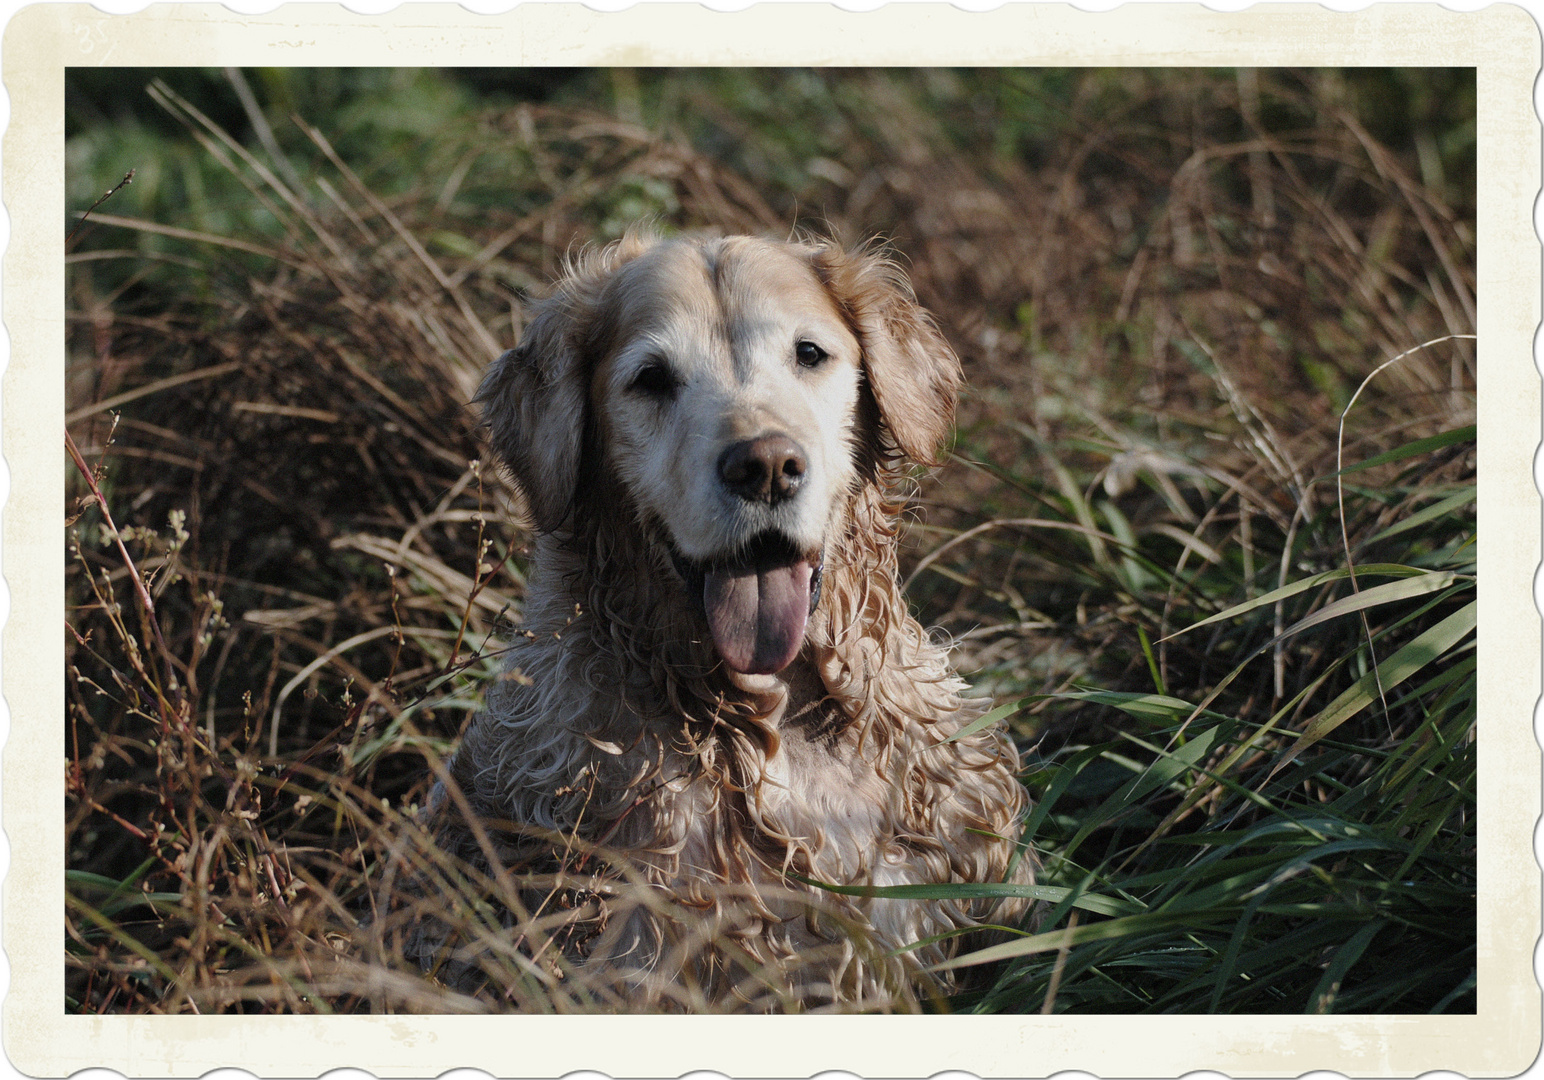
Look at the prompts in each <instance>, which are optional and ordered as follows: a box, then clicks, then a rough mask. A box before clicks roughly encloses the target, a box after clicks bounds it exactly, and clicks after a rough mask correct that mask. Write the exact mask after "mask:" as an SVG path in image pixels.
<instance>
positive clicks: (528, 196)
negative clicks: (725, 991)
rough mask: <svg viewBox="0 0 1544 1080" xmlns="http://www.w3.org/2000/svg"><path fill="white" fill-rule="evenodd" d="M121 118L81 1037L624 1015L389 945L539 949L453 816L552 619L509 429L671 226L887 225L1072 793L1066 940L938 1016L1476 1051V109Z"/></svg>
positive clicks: (83, 798) (77, 523)
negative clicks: (1027, 1018) (1470, 1033)
mask: <svg viewBox="0 0 1544 1080" xmlns="http://www.w3.org/2000/svg"><path fill="white" fill-rule="evenodd" d="M67 105H68V110H69V112H68V136H69V141H68V162H69V175H68V183H69V195H70V201H71V206H72V207H74V208H75V210H76V216H75V217H73V218H72V219H71V220H70V221H69V222H67V223H65V224H64V226H63V227H64V229H65V230H66V232H68V233H69V234H70V239H69V241H68V242H67V249H68V256H67V258H68V263H69V276H68V289H69V293H68V306H69V312H68V327H67V334H68V350H69V353H68V355H69V368H68V372H67V379H68V391H69V406H68V408H69V414H68V417H67V419H68V423H69V431H70V444H69V446H68V447H67V451H68V453H69V455H70V461H71V464H70V466H69V467H70V469H71V487H70V504H69V506H68V507H67V508H66V531H65V543H66V559H67V565H68V567H69V575H68V606H69V610H68V622H69V626H68V629H67V634H68V637H67V646H68V650H69V652H68V655H69V670H68V671H67V672H66V679H67V685H68V693H69V717H68V729H67V745H66V752H67V754H68V758H69V766H68V798H67V802H66V806H65V807H64V808H63V809H64V812H65V814H66V821H67V835H68V865H67V883H66V884H67V925H66V927H65V931H66V936H65V957H64V962H65V964H66V993H67V1002H66V1006H67V1008H68V1009H69V1010H70V1011H71V1012H88V1013H99V1012H147V1013H188V1012H200V1013H208V1012H218V1011H228V1012H264V1011H300V1012H330V1011H340V1012H383V1011H385V1012H391V1011H430V1012H441V1011H481V1010H486V1009H491V1008H499V1007H508V1006H510V1005H514V1006H518V1007H520V1008H524V1009H530V1010H542V1009H551V1010H556V1011H573V1010H579V1009H585V1008H595V1007H604V1006H605V1005H606V1004H607V1003H606V1002H605V1001H597V1000H596V999H594V998H592V997H590V996H587V995H586V994H585V993H584V992H582V988H580V989H576V986H578V984H580V983H582V980H579V979H575V978H574V977H573V973H572V972H564V971H563V970H562V969H561V965H560V964H552V965H550V966H542V965H533V964H531V963H529V961H528V959H527V958H526V956H525V955H524V954H521V953H520V952H519V950H514V949H510V950H508V952H509V956H508V970H507V972H503V973H502V974H503V975H504V976H506V977H507V978H506V982H507V985H508V986H509V991H508V993H507V994H506V995H505V996H504V999H503V1000H495V999H493V998H491V997H474V996H469V995H463V994H456V993H452V992H451V991H449V990H447V989H445V988H444V987H441V986H439V985H437V984H436V983H435V982H433V981H432V980H429V979H426V978H425V977H423V976H422V975H421V974H420V973H419V972H418V971H417V970H416V968H414V967H412V966H411V965H409V964H405V963H404V962H403V961H402V958H401V942H400V940H399V936H398V935H397V930H398V929H399V927H398V924H396V923H394V922H393V919H392V916H391V914H390V913H391V911H392V909H393V906H394V904H395V903H396V898H395V896H394V890H395V889H396V887H397V884H398V879H397V877H396V876H395V875H396V873H397V870H396V867H397V866H398V865H411V866H412V867H414V868H415V869H416V870H417V871H418V872H432V873H434V874H436V875H438V877H439V879H440V880H442V881H444V882H447V883H450V884H449V885H448V886H447V887H448V889H449V892H448V893H447V897H446V900H445V903H446V904H447V905H448V906H450V907H452V908H454V910H455V912H456V916H455V917H456V918H457V919H459V920H461V921H462V922H463V923H464V924H465V925H466V926H467V927H468V928H469V930H470V931H471V932H475V933H482V934H485V935H494V936H497V935H499V934H501V933H504V932H503V931H502V930H501V928H500V923H499V916H498V913H497V912H496V911H494V910H492V908H491V907H490V905H489V904H488V903H487V900H486V897H487V896H489V895H493V893H494V892H495V891H496V890H495V889H494V885H493V883H487V882H478V881H475V880H471V879H468V878H467V877H466V876H465V875H463V874H459V871H458V870H457V868H455V867H453V866H447V865H445V864H444V863H443V859H442V857H438V856H436V855H435V853H434V852H433V851H432V850H429V849H428V848H426V847H425V846H424V844H423V843H422V838H421V837H420V836H418V835H417V834H416V832H415V829H414V827H413V824H412V816H413V814H414V812H415V810H416V809H417V807H418V806H419V805H420V804H421V803H422V801H423V799H424V797H425V794H426V791H427V786H428V782H429V779H430V776H431V773H432V770H433V769H434V768H435V767H437V765H438V763H439V762H440V761H441V760H442V759H443V757H444V756H445V755H446V754H447V753H448V752H449V750H450V749H451V748H452V747H453V746H454V743H455V739H456V737H457V734H458V732H459V731H460V730H461V729H462V727H463V725H464V724H465V722H466V720H467V719H468V718H469V717H470V715H471V714H472V712H473V711H474V710H475V709H476V708H477V705H478V700H479V694H480V687H481V682H482V680H483V679H484V678H486V677H487V676H488V675H489V674H490V673H491V672H492V671H493V670H494V668H495V666H496V659H497V650H498V647H499V645H498V643H499V640H500V638H501V637H502V636H507V635H509V634H511V633H516V632H518V627H519V620H520V610H521V601H522V595H523V583H524V569H525V565H526V564H525V552H526V545H527V542H528V541H529V538H530V534H529V532H528V530H527V526H526V525H525V524H524V518H523V515H522V512H521V503H520V497H519V495H518V493H516V492H515V491H513V490H512V489H511V488H510V487H509V486H508V485H507V483H506V482H505V481H504V480H503V479H502V478H501V476H500V474H499V472H498V470H497V469H496V468H495V467H494V464H493V463H492V462H490V461H488V460H486V459H485V457H484V450H483V449H482V445H481V443H480V440H479V433H478V427H477V418H476V416H475V414H474V413H473V411H472V410H471V409H470V408H469V406H468V404H467V402H468V400H469V398H470V396H471V392H472V389H473V387H474V386H475V384H476V381H477V378H478V375H479V373H480V371H481V368H482V366H483V365H484V364H485V363H486V362H487V361H488V360H489V359H490V358H491V357H492V356H494V355H496V353H497V352H498V351H500V350H502V349H503V348H506V347H509V346H510V345H512V344H513V343H514V342H515V340H516V338H517V337H518V334H519V330H520V327H521V326H522V325H523V321H524V319H525V315H526V312H527V310H528V302H529V299H530V297H531V296H532V295H533V293H534V292H537V291H539V290H540V288H541V287H542V286H543V285H544V284H545V283H547V282H549V281H550V280H551V279H552V277H553V276H554V274H555V273H556V270H557V268H558V267H559V265H560V263H561V260H562V258H563V256H564V255H565V253H567V252H570V251H572V250H574V249H575V247H576V246H578V245H580V244H584V243H588V242H593V241H604V240H607V239H611V238H613V237H615V236H617V235H619V234H620V232H621V231H622V230H623V229H624V228H626V227H627V226H628V225H629V224H632V223H633V222H636V221H638V220H640V219H650V220H653V221H655V222H656V223H658V224H659V226H661V227H662V228H664V229H666V230H685V229H713V230H720V231H723V232H757V233H770V234H774V235H783V234H786V233H787V232H788V230H789V229H790V228H791V227H794V226H801V227H808V228H814V229H817V230H820V231H823V232H830V233H835V234H837V235H838V236H840V237H842V238H844V239H845V240H847V241H848V242H857V241H861V240H865V239H867V238H869V237H872V236H876V235H877V236H881V237H884V238H885V239H887V240H888V242H889V243H890V244H891V245H892V246H893V248H894V249H895V250H896V252H897V253H898V255H899V256H900V258H901V259H902V261H903V262H904V264H905V265H906V266H907V268H908V271H909V273H910V275H911V277H912V279H913V281H914V282H915V284H916V286H917V290H918V293H919V295H920V297H921V299H922V300H923V302H924V303H925V304H926V305H927V306H928V307H929V308H930V309H931V310H932V311H933V312H935V313H936V314H937V315H938V317H939V320H940V323H941V325H942V326H943V328H944V330H945V332H946V334H947V335H948V336H949V338H950V340H951V341H952V342H953V343H954V344H955V346H956V348H957V349H958V350H959V352H960V354H961V357H962V359H963V361H964V364H965V368H966V374H967V379H968V382H969V388H968V390H967V391H966V394H965V397H964V399H963V400H962V402H961V404H960V409H959V416H958V432H957V436H956V442H955V446H954V450H953V453H952V454H951V456H950V458H949V461H948V462H947V463H946V464H945V466H944V467H943V468H941V469H940V470H938V471H937V472H936V473H935V474H933V475H932V476H931V477H929V478H927V479H926V480H925V481H924V482H923V484H922V486H921V496H920V498H919V500H918V504H917V507H916V511H915V513H914V514H913V515H911V518H910V524H909V529H908V532H907V538H906V540H907V548H906V558H905V559H904V561H903V568H902V570H903V574H904V575H905V577H906V583H907V590H908V594H909V597H910V600H911V602H912V604H913V607H914V609H915V611H916V612H917V613H918V615H919V617H920V618H921V619H922V620H923V622H924V623H925V624H926V625H929V626H933V627H937V628H939V630H940V631H941V632H943V633H947V634H948V635H950V636H951V637H952V638H953V639H954V640H955V642H956V643H957V646H956V649H955V659H956V663H957V665H958V667H959V668H960V670H961V671H962V672H963V673H965V674H966V676H967V677H968V678H969V679H970V681H971V682H972V683H973V685H974V686H975V687H976V688H977V690H978V692H979V693H981V694H983V695H990V696H992V697H993V698H994V699H995V700H996V702H997V703H998V708H997V709H996V710H994V713H993V715H995V716H1005V717H1006V718H1007V722H1008V723H1009V724H1010V726H1011V728H1012V730H1013V732H1014V733H1015V736H1016V737H1017V738H1018V740H1019V742H1020V745H1021V747H1022V749H1023V752H1024V760H1025V771H1024V775H1023V780H1024V783H1025V784H1026V785H1027V786H1028V787H1029V789H1030V791H1031V794H1032V795H1033V796H1034V798H1035V809H1034V811H1033V813H1032V815H1031V817H1030V818H1029V820H1028V822H1027V823H1026V827H1025V839H1026V840H1027V841H1028V842H1031V843H1033V844H1034V845H1035V847H1036V848H1037V849H1038V850H1039V851H1040V852H1041V855H1042V858H1043V860H1044V863H1045V868H1046V872H1045V875H1044V877H1043V879H1042V885H1043V886H1045V888H1044V890H1043V895H1044V897H1045V899H1046V901H1047V907H1048V914H1047V916H1046V918H1045V919H1044V921H1043V923H1042V924H1041V926H1040V927H1039V930H1038V932H1036V933H1028V932H1022V931H1021V932H1018V933H1016V934H1015V935H1014V936H1013V938H1012V939H1011V940H1009V941H1008V942H1007V943H1005V944H1003V945H1000V946H996V947H994V948H993V949H991V950H988V951H987V952H985V953H977V954H973V955H970V956H966V957H962V958H961V959H960V960H959V961H957V963H960V964H965V965H971V966H980V965H987V966H986V967H984V968H983V974H984V977H983V978H982V979H981V980H979V982H978V984H977V985H975V986H974V987H973V989H971V990H970V991H969V992H962V993H960V994H959V995H957V996H956V997H955V998H953V999H951V1000H949V1001H945V1002H938V1003H934V1006H935V1007H937V1008H946V1009H950V1010H954V1011H967V1012H971V1011H974V1012H997V1011H1015V1012H1038V1011H1056V1012H1137V1011H1144V1012H1245V1013H1259V1012H1298V1013H1301V1012H1418V1013H1424V1012H1442V1011H1459V1012H1466V1011H1473V1010H1474V1008H1475V1001H1476V989H1475V974H1474V972H1475V837H1476V822H1475V740H1476V737H1477V736H1476V731H1475V662H1476V661H1475V647H1476V645H1475V635H1474V625H1475V608H1474V594H1475V588H1476V581H1475V539H1476V538H1475V450H1474V433H1475V428H1474V423H1475V414H1474V402H1475V378H1476V366H1475V355H1476V342H1475V341H1474V340H1473V332H1474V318H1475V316H1474V311H1475V302H1476V301H1475V295H1474V288H1475V286H1474V258H1475V254H1474V253H1475V237H1474V205H1475V195H1474V139H1475V126H1474V80H1473V73H1472V72H1462V71H1457V70H1454V71H1448V70H1442V69H1428V70H1422V71H1418V72H1412V71H1382V70H1361V71H1355V72H1351V71H1258V72H1256V71H1237V72H1235V71H1214V70H1208V71H1199V70H1183V69H1178V70H1165V71H1162V72H1152V71H1142V70H1124V71H1104V70H1079V71H1040V70H1036V71H1015V70H992V71H984V70H976V71H943V70H937V71H862V70H788V71H772V70H766V71H762V70H736V71H713V70H704V71H690V72H669V73H666V72H660V71H651V70H618V71H589V70H572V71H570V70H561V69H551V70H544V71H526V72H514V73H511V72H493V71H482V70H469V71H463V72H459V73H447V72H442V71H405V70H404V71H376V70H369V69H358V70H353V71H347V72H344V71H320V70H318V71H298V70H249V71H246V72H222V71H203V70H195V69H179V70H177V71H175V72H173V71H168V72H150V71H134V70H126V69H117V70H116V71H106V70H101V71H84V70H79V71H72V72H71V74H70V78H69V79H68V80H67ZM130 170H133V179H132V182H131V183H129V184H127V185H126V186H123V187H121V188H120V189H118V190H117V191H116V192H115V193H114V194H113V195H112V196H111V197H110V198H107V199H106V200H104V201H102V202H101V203H100V205H98V206H97V207H96V209H95V210H94V211H93V212H92V214H91V215H90V218H89V219H88V220H86V221H85V222H84V223H82V221H81V219H80V216H79V212H80V211H85V210H86V209H87V208H88V207H91V206H92V205H93V203H95V202H97V200H99V199H100V198H101V196H102V195H103V193H104V192H106V191H108V190H109V189H110V188H113V187H114V186H115V185H117V184H119V182H120V181H121V180H122V179H123V178H124V177H125V176H126V175H127V174H128V173H129V172H130ZM437 859H439V860H440V861H436V860H437ZM394 860H395V861H394ZM404 860H406V862H405V863H404ZM504 936H505V937H508V934H507V933H504Z"/></svg>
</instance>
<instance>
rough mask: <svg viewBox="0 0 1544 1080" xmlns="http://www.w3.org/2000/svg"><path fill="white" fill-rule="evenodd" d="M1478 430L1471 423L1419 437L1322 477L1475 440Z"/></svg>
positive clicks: (1332, 476)
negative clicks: (1427, 436) (1440, 432)
mask: <svg viewBox="0 0 1544 1080" xmlns="http://www.w3.org/2000/svg"><path fill="white" fill-rule="evenodd" d="M1477 430H1478V429H1477V428H1476V426H1475V425H1474V424H1470V425H1469V426H1468V427H1461V428H1454V429H1453V430H1452V431H1445V432H1443V433H1442V434H1441V435H1433V436H1431V438H1429V439H1417V440H1415V442H1410V443H1405V445H1403V446H1399V447H1395V448H1394V449H1393V450H1389V451H1386V452H1385V453H1382V454H1378V455H1377V456H1375V457H1370V458H1368V459H1367V460H1366V461H1362V462H1358V463H1357V464H1355V465H1347V466H1346V467H1345V468H1344V469H1341V470H1340V471H1339V472H1332V473H1330V474H1329V475H1328V476H1325V477H1322V479H1324V480H1333V479H1334V478H1335V477H1337V476H1345V475H1346V474H1347V473H1354V472H1361V471H1362V470H1363V469H1371V468H1374V467H1376V466H1378V465H1387V464H1389V463H1390V462H1394V461H1403V460H1405V459H1406V458H1412V457H1415V456H1416V455H1417V454H1428V453H1430V452H1431V451H1433V450H1440V449H1442V448H1443V447H1444V446H1452V445H1453V444H1454V443H1461V442H1473V441H1474V439H1475V435H1476V432H1477Z"/></svg>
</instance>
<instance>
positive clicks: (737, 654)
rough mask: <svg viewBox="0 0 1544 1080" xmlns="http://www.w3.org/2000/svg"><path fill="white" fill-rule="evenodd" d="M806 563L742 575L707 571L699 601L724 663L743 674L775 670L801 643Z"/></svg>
mask: <svg viewBox="0 0 1544 1080" xmlns="http://www.w3.org/2000/svg"><path fill="white" fill-rule="evenodd" d="M812 573H813V569H812V567H811V566H810V564H809V563H807V562H796V563H794V564H793V565H792V566H778V567H773V568H771V569H767V570H760V571H757V570H751V571H747V572H745V573H740V574H733V573H728V572H717V571H709V572H708V573H707V574H706V575H704V577H703V584H702V602H703V607H704V608H706V609H707V612H708V629H710V630H712V631H713V644H714V646H715V647H716V648H717V649H718V654H719V655H720V656H722V657H723V658H724V662H725V663H726V664H728V665H729V666H730V667H732V668H734V669H735V670H736V671H739V672H743V673H745V674H747V675H770V674H772V673H773V672H775V671H781V670H783V668H785V667H787V666H788V665H789V663H791V662H792V660H793V658H794V657H795V656H796V655H798V652H799V646H800V645H802V644H803V643H804V622H805V620H806V619H807V618H808V617H809V611H810V577H811V575H812Z"/></svg>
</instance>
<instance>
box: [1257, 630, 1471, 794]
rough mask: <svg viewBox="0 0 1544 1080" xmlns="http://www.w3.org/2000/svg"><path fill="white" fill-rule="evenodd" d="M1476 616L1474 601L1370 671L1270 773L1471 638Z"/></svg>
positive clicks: (1312, 724) (1331, 705) (1314, 723)
mask: <svg viewBox="0 0 1544 1080" xmlns="http://www.w3.org/2000/svg"><path fill="white" fill-rule="evenodd" d="M1477 612H1478V606H1477V602H1473V601H1471V602H1470V603H1468V604H1466V605H1464V607H1462V608H1460V609H1459V610H1458V611H1456V612H1454V613H1453V614H1452V615H1449V616H1448V617H1447V618H1445V619H1443V620H1442V621H1441V622H1440V623H1438V624H1437V625H1436V626H1433V627H1432V628H1431V629H1430V630H1427V631H1426V632H1425V633H1424V634H1421V635H1420V636H1419V637H1417V638H1416V639H1415V640H1414V641H1411V642H1410V643H1409V644H1407V645H1406V646H1405V647H1404V648H1402V649H1400V650H1399V651H1398V652H1396V653H1395V654H1394V655H1393V656H1391V657H1389V658H1388V659H1387V660H1385V661H1383V663H1381V664H1379V665H1378V667H1377V670H1376V671H1369V672H1368V673H1367V674H1366V675H1364V676H1362V677H1361V678H1360V679H1358V680H1357V681H1356V683H1355V684H1354V685H1353V686H1352V687H1351V688H1350V689H1348V690H1347V691H1346V692H1345V693H1343V694H1341V695H1340V696H1339V697H1337V698H1336V699H1335V700H1334V701H1332V702H1330V703H1329V705H1328V706H1327V707H1326V708H1325V709H1324V711H1322V712H1321V713H1319V714H1318V715H1317V716H1315V717H1314V718H1313V719H1312V720H1310V721H1309V722H1308V724H1307V726H1306V727H1304V729H1303V733H1302V734H1301V735H1299V736H1298V739H1297V742H1296V743H1294V744H1293V745H1292V749H1290V750H1289V751H1287V753H1286V754H1285V755H1284V756H1283V757H1282V759H1281V760H1280V761H1278V762H1277V763H1276V765H1275V767H1274V768H1273V769H1272V770H1271V775H1272V776H1274V775H1275V774H1276V773H1278V772H1280V771H1281V769H1282V768H1283V767H1284V766H1285V765H1286V764H1287V763H1288V762H1289V761H1291V760H1292V759H1293V758H1295V757H1297V755H1299V754H1301V753H1302V752H1303V751H1304V750H1306V749H1307V748H1308V747H1310V746H1312V745H1313V744H1314V743H1316V742H1318V741H1319V740H1320V739H1322V738H1324V737H1325V736H1326V735H1328V734H1329V733H1330V732H1332V731H1334V730H1335V729H1336V728H1338V727H1339V726H1340V725H1341V724H1344V723H1345V722H1346V721H1347V720H1349V719H1351V717H1353V716H1355V715H1356V714H1357V713H1359V712H1361V711H1362V710H1363V709H1365V708H1366V707H1367V706H1369V705H1371V704H1372V703H1373V702H1374V701H1377V700H1378V687H1379V685H1380V684H1381V685H1382V687H1383V690H1384V692H1385V693H1386V692H1387V691H1389V690H1392V689H1393V688H1394V687H1396V686H1398V685H1399V684H1400V683H1402V682H1404V681H1405V680H1406V679H1408V678H1410V676H1412V675H1414V674H1415V673H1416V672H1417V671H1420V670H1421V669H1422V668H1423V667H1425V666H1426V665H1427V664H1429V663H1431V662H1432V661H1433V660H1436V659H1437V658H1438V657H1440V656H1442V655H1443V654H1444V653H1446V652H1447V651H1448V650H1449V649H1451V648H1452V647H1453V646H1454V645H1456V644H1457V643H1458V642H1459V641H1461V640H1462V639H1463V638H1464V637H1466V636H1468V634H1469V633H1470V632H1471V631H1473V630H1474V627H1475V622H1476V618H1477Z"/></svg>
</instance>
